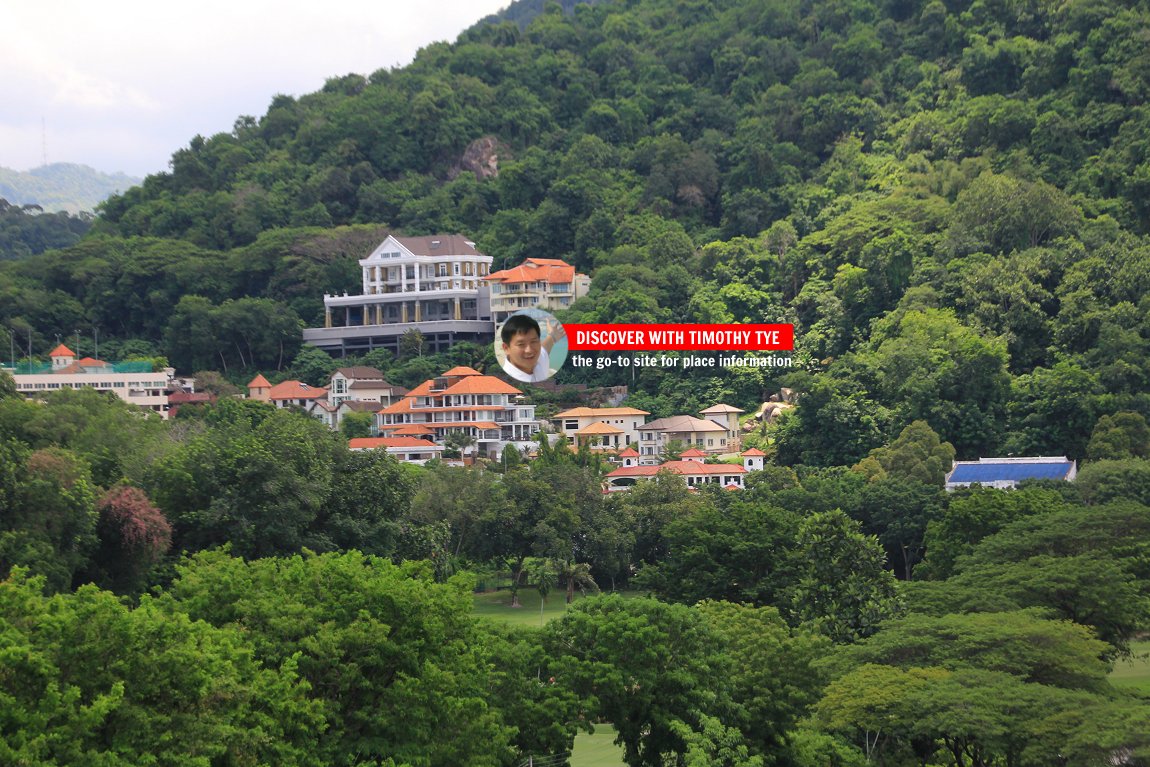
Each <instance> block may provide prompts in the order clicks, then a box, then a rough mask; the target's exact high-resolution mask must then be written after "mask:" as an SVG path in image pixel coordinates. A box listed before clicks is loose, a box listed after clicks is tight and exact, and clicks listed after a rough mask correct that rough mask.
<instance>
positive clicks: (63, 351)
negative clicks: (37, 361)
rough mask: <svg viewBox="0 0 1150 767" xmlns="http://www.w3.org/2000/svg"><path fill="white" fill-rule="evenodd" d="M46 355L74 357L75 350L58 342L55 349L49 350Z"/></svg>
mask: <svg viewBox="0 0 1150 767" xmlns="http://www.w3.org/2000/svg"><path fill="white" fill-rule="evenodd" d="M48 356H49V357H75V356H76V352H74V351H72V350H71V349H69V348H68V347H67V346H64V344H60V345H59V346H57V347H56V348H55V349H53V350H52V351H50V352H49V353H48Z"/></svg>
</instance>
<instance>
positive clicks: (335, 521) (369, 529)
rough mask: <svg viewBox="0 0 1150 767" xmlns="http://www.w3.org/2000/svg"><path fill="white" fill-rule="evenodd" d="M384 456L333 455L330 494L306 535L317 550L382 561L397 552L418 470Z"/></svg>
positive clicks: (344, 452)
mask: <svg viewBox="0 0 1150 767" xmlns="http://www.w3.org/2000/svg"><path fill="white" fill-rule="evenodd" d="M413 469H414V467H412V466H408V465H404V464H402V463H400V462H399V461H398V460H397V459H396V458H395V457H394V456H391V455H388V454H387V451H385V450H355V451H352V450H346V449H342V450H337V451H336V453H335V462H334V465H333V467H332V477H331V492H330V494H329V495H328V496H327V500H326V501H325V502H324V504H323V507H322V509H321V510H320V512H319V515H318V516H317V517H316V520H315V522H313V523H312V528H311V532H310V533H309V535H308V539H309V542H310V543H313V544H315V545H316V547H317V549H318V548H319V544H320V543H321V542H324V541H326V542H327V543H328V545H329V547H330V548H334V549H338V550H343V551H348V550H351V549H356V550H358V551H362V552H363V553H365V554H372V555H375V556H380V557H385V556H391V555H392V554H393V553H394V552H395V549H396V546H397V539H398V538H399V535H400V529H401V527H402V525H403V523H404V519H405V516H406V514H407V513H408V508H409V507H410V505H411V500H412V496H414V495H415V490H416V487H417V485H418V482H419V479H420V478H419V475H418V474H417V471H418V470H413Z"/></svg>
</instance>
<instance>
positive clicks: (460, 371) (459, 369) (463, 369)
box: [443, 365, 483, 377]
mask: <svg viewBox="0 0 1150 767" xmlns="http://www.w3.org/2000/svg"><path fill="white" fill-rule="evenodd" d="M443 375H444V376H445V377H451V376H481V375H483V374H482V373H480V372H479V371H478V370H476V369H475V368H469V367H467V366H466V365H457V366H456V367H453V368H452V369H451V370H448V371H447V372H446V373H444V374H443Z"/></svg>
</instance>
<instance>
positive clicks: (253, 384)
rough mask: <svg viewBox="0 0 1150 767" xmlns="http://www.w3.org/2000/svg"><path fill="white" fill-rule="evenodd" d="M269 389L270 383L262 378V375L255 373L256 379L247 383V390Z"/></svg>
mask: <svg viewBox="0 0 1150 767" xmlns="http://www.w3.org/2000/svg"><path fill="white" fill-rule="evenodd" d="M271 387H272V385H271V383H270V382H269V381H268V379H266V378H264V375H263V373H257V374H256V377H255V378H253V379H252V380H251V381H250V382H249V383H248V388H249V389H270V388H271Z"/></svg>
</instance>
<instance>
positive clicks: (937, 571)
mask: <svg viewBox="0 0 1150 767" xmlns="http://www.w3.org/2000/svg"><path fill="white" fill-rule="evenodd" d="M1066 505H1067V504H1066V501H1065V499H1063V497H1062V496H1061V495H1059V494H1058V493H1057V492H1055V491H1053V490H1051V489H1049V488H1042V487H1025V488H1020V489H1019V490H1016V491H1014V492H1010V493H1003V492H1002V491H1000V490H997V489H995V488H989V487H972V488H970V489H968V490H962V491H959V492H956V493H955V494H954V495H953V496H952V497H951V499H950V503H949V504H948V505H947V507H946V509H945V510H944V511H943V513H942V515H941V516H940V517H939V518H938V519H936V520H934V521H932V522H930V523H929V524H928V526H927V530H926V537H925V545H926V550H927V555H926V562H925V563H924V564H923V569H922V570H921V572H924V573H925V574H927V577H929V578H933V579H936V580H941V579H944V578H948V577H950V575H952V574H953V573H954V572H955V570H956V567H957V565H958V562H959V559H960V557H962V556H963V555H965V554H969V553H971V552H972V551H973V550H974V548H975V546H976V545H977V544H978V542H979V541H981V540H982V539H984V538H986V537H987V536H989V535H993V534H994V533H996V532H998V531H999V530H1001V529H1003V528H1004V527H1005V526H1006V525H1008V524H1010V523H1011V522H1014V521H1015V520H1020V519H1022V518H1024V517H1027V516H1030V515H1036V514H1044V513H1045V512H1049V511H1057V510H1060V509H1064V508H1066Z"/></svg>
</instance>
